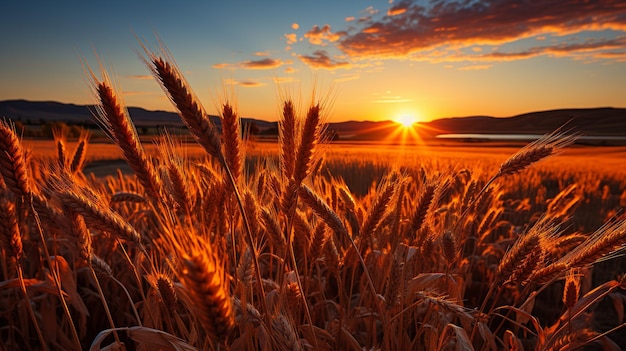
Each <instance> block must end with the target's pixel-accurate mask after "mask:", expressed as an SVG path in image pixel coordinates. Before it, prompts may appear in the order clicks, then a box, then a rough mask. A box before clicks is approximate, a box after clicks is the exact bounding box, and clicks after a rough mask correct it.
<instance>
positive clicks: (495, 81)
mask: <svg viewBox="0 0 626 351" xmlns="http://www.w3.org/2000/svg"><path fill="white" fill-rule="evenodd" d="M2 8H3V11H2V12H1V13H0V33H2V35H0V47H1V48H2V55H0V100H7V99H28V100H56V101H61V102H70V103H79V104H83V103H93V102H94V100H93V97H92V95H91V93H90V90H89V87H88V83H87V81H88V80H87V78H86V75H85V72H84V68H83V66H82V64H81V58H84V59H85V61H86V62H87V63H88V64H89V65H90V66H91V67H92V68H97V67H98V60H97V59H96V56H95V55H94V51H95V52H97V54H98V55H99V56H100V58H101V59H102V60H103V62H104V64H105V65H106V67H107V68H108V69H109V71H110V73H111V74H112V76H113V77H114V79H115V81H116V84H117V86H118V88H119V89H121V91H122V92H123V95H124V99H125V101H126V103H127V105H129V106H141V107H145V108H148V109H165V110H173V108H172V107H171V106H170V104H169V102H168V101H167V99H166V97H165V95H164V94H163V93H162V91H161V90H160V88H159V86H158V85H157V84H156V83H155V81H154V80H152V79H149V78H150V77H149V75H150V73H149V70H148V69H147V68H146V67H145V66H144V64H143V62H142V61H141V59H140V56H141V54H142V50H141V45H140V43H139V41H138V40H137V37H139V38H140V39H141V40H143V42H144V43H145V44H146V45H147V46H148V47H150V48H158V41H157V37H156V35H158V37H159V38H160V39H161V40H162V42H163V43H164V44H165V45H166V46H167V47H168V49H169V50H170V51H171V53H172V55H173V57H174V58H175V59H176V62H177V63H178V65H179V67H180V68H181V70H182V71H183V73H184V74H185V76H186V78H187V80H188V81H189V83H190V84H191V86H192V88H193V89H194V90H195V92H196V94H197V95H198V96H199V97H200V99H201V100H202V101H203V103H204V105H205V107H206V108H207V110H208V111H209V112H215V110H216V109H215V106H217V105H219V103H220V102H221V101H223V99H224V95H227V96H230V97H231V98H232V99H234V100H235V102H236V105H237V106H238V108H239V111H240V113H241V114H242V115H244V116H254V117H259V118H264V119H268V120H275V119H276V118H277V111H278V107H279V99H280V96H281V95H285V94H287V95H291V96H294V97H295V98H297V99H300V100H301V101H302V102H303V104H306V103H308V102H309V99H310V97H311V94H312V93H311V92H312V91H313V88H316V91H317V93H318V97H321V98H324V97H325V96H327V95H328V94H330V99H331V100H332V101H333V104H332V110H331V111H329V112H328V113H329V118H331V120H337V121H339V120H347V119H356V120H365V119H368V120H378V119H393V118H396V117H397V116H399V115H403V114H410V115H413V116H415V118H421V119H423V120H428V119H433V118H440V117H446V116H463V115H476V114H485V115H494V116H510V115H515V114H519V113H524V112H529V111H535V110H546V109H553V108H566V107H598V106H614V107H626V83H624V82H626V3H624V2H623V1H617V0H606V1H594V2H584V1H577V0H549V1H543V2H529V3H528V4H524V3H521V2H519V1H508V0H500V1H483V2H476V1H459V2H456V1H446V0H444V1H436V2H433V1H394V2H389V1H369V2H365V1H349V2H348V1H343V2H338V1H315V2H310V1H302V2H293V1H223V2H222V1H220V2H188V1H181V2H176V3H174V2H167V3H166V2H152V1H150V2H149V1H134V2H130V3H126V2H121V1H108V2H105V3H102V2H78V1H65V2H29V1H24V2H17V1H13V2H11V3H10V4H5V5H2ZM225 91H226V93H225Z"/></svg>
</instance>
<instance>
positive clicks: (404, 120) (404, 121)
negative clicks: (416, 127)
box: [395, 114, 417, 128]
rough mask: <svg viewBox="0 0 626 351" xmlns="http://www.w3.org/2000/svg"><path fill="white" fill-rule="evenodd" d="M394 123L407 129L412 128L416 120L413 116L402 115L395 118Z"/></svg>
mask: <svg viewBox="0 0 626 351" xmlns="http://www.w3.org/2000/svg"><path fill="white" fill-rule="evenodd" d="M395 122H396V123H399V124H401V125H402V126H403V127H406V128H408V127H410V126H412V125H413V124H414V123H415V122H417V118H415V116H414V115H410V114H402V115H400V116H398V117H396V119H395Z"/></svg>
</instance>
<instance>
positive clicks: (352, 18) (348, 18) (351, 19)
mask: <svg viewBox="0 0 626 351" xmlns="http://www.w3.org/2000/svg"><path fill="white" fill-rule="evenodd" d="M354 20H355V18H354V16H348V17H346V22H352V21H354Z"/></svg>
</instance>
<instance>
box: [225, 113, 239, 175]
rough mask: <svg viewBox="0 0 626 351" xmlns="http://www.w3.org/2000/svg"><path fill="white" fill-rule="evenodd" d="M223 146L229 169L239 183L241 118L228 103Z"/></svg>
mask: <svg viewBox="0 0 626 351" xmlns="http://www.w3.org/2000/svg"><path fill="white" fill-rule="evenodd" d="M222 145H223V150H224V157H225V158H226V162H227V163H228V167H229V169H230V171H231V172H232V174H233V178H234V179H235V182H237V180H238V179H239V177H240V176H241V127H240V124H239V116H237V113H235V111H233V108H232V106H230V105H229V104H228V103H226V104H224V107H223V109H222Z"/></svg>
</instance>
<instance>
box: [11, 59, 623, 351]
mask: <svg viewBox="0 0 626 351" xmlns="http://www.w3.org/2000/svg"><path fill="white" fill-rule="evenodd" d="M145 62H146V64H147V65H148V67H149V68H150V70H151V71H152V73H153V75H154V77H155V79H156V80H157V81H158V82H159V83H160V84H161V86H162V87H163V90H164V92H165V93H166V94H167V95H168V97H169V99H170V100H171V101H172V103H173V105H174V106H175V107H176V109H177V111H178V112H179V114H180V117H181V119H182V121H183V122H184V123H185V125H186V126H187V128H188V129H189V132H190V133H191V135H193V137H194V139H195V141H196V142H197V146H193V147H192V146H188V145H186V144H184V143H182V142H181V141H180V140H179V138H177V137H176V136H172V135H167V134H165V135H163V136H162V137H159V138H157V140H156V144H155V145H156V147H155V146H154V145H144V144H145V143H142V142H141V141H140V139H139V137H138V135H137V132H136V130H135V127H134V126H133V123H132V120H131V116H129V115H128V113H127V111H126V108H125V106H124V105H123V103H122V101H121V99H120V98H119V95H118V93H117V92H116V90H115V89H114V87H113V85H112V84H111V81H110V79H109V78H108V76H107V74H106V72H104V71H102V72H99V74H97V73H94V72H90V79H91V84H92V88H93V92H94V94H95V96H96V97H97V98H98V101H99V107H98V111H97V112H98V119H99V122H100V124H101V125H102V126H103V129H104V131H105V132H106V133H107V134H108V135H109V137H110V138H111V139H112V140H113V142H114V144H115V145H116V148H117V150H118V151H117V155H119V156H120V157H123V158H124V159H125V160H126V162H127V165H128V168H129V170H130V171H132V172H121V171H120V172H117V173H115V174H113V175H107V176H102V177H97V176H95V175H94V174H93V173H89V172H86V171H85V165H86V164H87V162H89V161H93V160H97V159H99V157H101V156H99V155H101V154H102V152H100V153H99V152H97V151H96V152H95V155H91V156H90V152H93V151H94V150H92V148H91V147H90V144H89V134H88V133H87V132H85V133H83V134H82V135H81V137H80V138H79V140H77V141H74V142H70V141H68V139H67V137H66V135H65V134H64V131H63V130H58V131H56V134H55V140H54V142H53V144H52V145H54V147H53V148H52V150H53V151H52V152H50V150H48V151H47V153H45V152H43V151H41V152H39V151H38V150H37V145H36V143H35V145H34V146H33V147H32V148H30V147H25V145H24V144H25V143H26V142H23V141H22V140H20V139H19V137H18V135H19V132H17V131H16V130H15V129H14V128H13V125H12V123H11V121H8V120H4V121H2V122H1V123H0V143H1V144H2V150H3V152H2V153H1V154H0V164H1V168H0V171H1V173H2V178H1V180H0V206H1V208H0V216H2V218H0V230H1V233H0V243H1V248H2V260H1V271H0V274H1V275H0V306H1V307H0V339H1V340H2V341H3V345H1V346H0V349H1V350H85V349H89V350H355V351H356V350H576V349H585V348H591V347H597V349H603V350H620V347H624V342H625V340H624V337H623V336H622V335H623V334H624V328H623V327H624V325H625V324H624V312H623V311H624V301H625V300H626V298H625V293H624V292H625V290H626V276H624V275H621V274H622V273H623V272H622V271H621V270H620V269H622V270H623V266H622V265H621V264H620V262H623V260H620V258H619V254H621V253H623V247H624V242H625V240H626V218H625V217H624V214H623V210H622V209H623V208H624V207H625V206H626V188H625V187H626V174H625V171H624V168H623V163H621V162H620V161H619V160H620V159H619V158H618V159H616V160H617V161H616V163H615V164H614V165H613V166H612V167H607V168H606V169H605V172H604V173H602V174H600V175H597V174H596V175H593V174H592V173H589V172H585V170H584V167H582V166H571V164H568V165H567V166H566V165H564V164H559V163H558V162H556V163H550V164H548V163H547V162H544V159H546V158H550V159H551V160H557V159H558V158H559V157H567V155H561V156H556V157H552V156H554V155H555V154H559V153H562V152H567V150H570V149H571V148H572V145H573V143H574V141H575V138H576V136H575V135H573V134H569V133H565V132H564V131H556V132H554V133H552V134H549V135H546V136H545V137H543V138H542V139H540V140H538V141H537V142H534V143H531V144H530V145H528V146H526V147H524V148H521V149H520V150H518V151H517V152H514V153H511V154H510V155H508V156H506V155H504V154H503V155H498V156H496V157H494V158H490V159H485V158H481V160H482V161H481V162H472V161H471V160H470V161H468V159H467V158H465V161H460V160H458V159H457V160H454V161H453V160H451V159H447V158H441V157H439V158H437V157H417V156H411V155H408V156H405V157H406V158H405V159H402V160H401V161H396V162H391V163H390V162H388V159H389V156H388V155H385V154H381V155H374V156H372V154H371V153H368V154H367V155H365V154H364V155H356V156H355V155H352V156H346V153H345V150H342V149H341V148H340V147H338V146H337V147H335V146H334V145H332V144H326V143H325V140H324V137H323V136H324V133H323V128H324V116H325V114H326V113H327V111H326V108H328V106H327V105H326V104H325V103H324V102H323V101H320V102H317V101H315V102H313V103H312V104H311V105H310V106H308V108H307V109H306V110H305V111H304V113H300V111H298V109H297V108H296V105H297V104H296V102H294V101H292V100H290V99H285V100H284V101H283V102H282V104H281V106H282V115H281V116H280V117H281V118H280V123H279V129H280V137H279V143H278V145H277V146H276V147H272V148H268V149H264V148H262V147H260V146H259V145H258V144H254V142H253V141H249V140H247V138H246V136H245V133H242V130H241V129H242V127H241V124H240V120H239V116H238V115H237V112H236V110H235V109H234V108H233V106H232V105H231V104H230V103H229V102H224V103H223V105H222V110H221V116H220V117H221V124H222V128H221V130H218V128H216V127H215V126H214V125H213V124H212V123H211V121H210V119H209V118H208V115H207V114H206V112H205V111H204V109H203V107H202V106H201V104H200V103H199V100H198V99H197V98H196V96H195V95H194V93H193V92H192V90H191V88H190V87H189V85H188V84H187V82H186V81H185V79H184V77H183V76H182V74H181V72H180V70H179V69H178V67H176V65H174V64H173V60H172V59H171V58H170V57H169V55H168V54H167V53H165V52H152V51H148V50H146V54H145ZM190 150H193V151H190ZM433 154H436V153H433ZM539 161H541V162H540V163H538V162H539ZM535 163H537V164H535ZM620 267H621V268H620ZM609 315H610V317H609Z"/></svg>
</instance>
